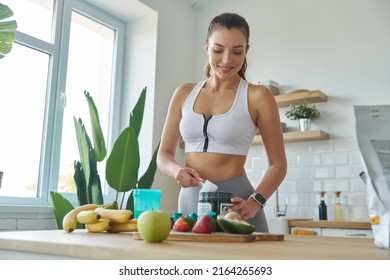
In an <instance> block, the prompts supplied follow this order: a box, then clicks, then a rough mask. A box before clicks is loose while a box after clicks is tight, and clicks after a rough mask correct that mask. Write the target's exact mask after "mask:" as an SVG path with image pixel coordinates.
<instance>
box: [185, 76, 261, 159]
mask: <svg viewBox="0 0 390 280" xmlns="http://www.w3.org/2000/svg"><path fill="white" fill-rule="evenodd" d="M205 83H206V80H204V81H201V82H199V83H198V84H197V85H196V86H195V87H194V89H193V90H192V91H191V93H190V94H189V96H188V97H187V99H186V101H185V102H184V104H183V107H182V119H181V121H180V133H181V136H182V138H183V141H184V143H185V152H186V153H189V152H209V153H222V154H232V155H243V156H246V155H247V153H248V150H249V147H250V145H251V143H252V141H253V137H254V136H255V134H256V129H257V127H256V125H255V124H254V123H253V121H252V119H251V116H250V114H249V110H248V84H249V83H248V82H247V81H246V80H244V79H241V81H240V83H239V85H238V89H237V94H236V98H235V100H234V103H233V105H232V107H231V108H230V110H229V111H228V112H226V113H224V114H221V115H215V116H211V117H210V118H209V119H206V117H205V116H204V115H203V114H199V113H196V112H195V111H194V104H195V100H196V98H197V96H198V94H199V92H200V90H201V89H202V87H203V86H204V84H205Z"/></svg>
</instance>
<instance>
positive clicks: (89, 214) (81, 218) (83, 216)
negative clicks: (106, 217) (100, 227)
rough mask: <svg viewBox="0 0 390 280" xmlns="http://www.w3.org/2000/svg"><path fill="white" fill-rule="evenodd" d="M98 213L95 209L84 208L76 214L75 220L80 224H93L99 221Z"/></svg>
mask: <svg viewBox="0 0 390 280" xmlns="http://www.w3.org/2000/svg"><path fill="white" fill-rule="evenodd" d="M100 218H101V217H100V215H99V213H98V212H96V211H95V210H84V211H81V212H79V213H78V214H77V221H78V222H79V223H82V224H93V223H96V222H97V221H99V219H100Z"/></svg>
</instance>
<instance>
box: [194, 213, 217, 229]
mask: <svg viewBox="0 0 390 280" xmlns="http://www.w3.org/2000/svg"><path fill="white" fill-rule="evenodd" d="M214 229H215V224H214V220H213V217H211V216H210V215H203V216H202V217H200V218H199V219H198V221H197V222H196V224H195V225H194V227H193V228H192V232H194V233H212V232H214Z"/></svg>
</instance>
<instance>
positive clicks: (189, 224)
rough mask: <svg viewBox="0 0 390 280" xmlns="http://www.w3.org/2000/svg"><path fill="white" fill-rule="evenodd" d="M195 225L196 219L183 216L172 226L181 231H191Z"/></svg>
mask: <svg viewBox="0 0 390 280" xmlns="http://www.w3.org/2000/svg"><path fill="white" fill-rule="evenodd" d="M194 225H195V220H193V219H191V218H190V217H188V216H181V217H179V218H178V219H177V220H176V222H175V223H174V225H173V227H172V228H173V229H174V230H176V231H179V232H187V231H191V230H192V228H193V226H194Z"/></svg>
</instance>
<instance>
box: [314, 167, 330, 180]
mask: <svg viewBox="0 0 390 280" xmlns="http://www.w3.org/2000/svg"><path fill="white" fill-rule="evenodd" d="M309 173H310V178H312V179H320V178H323V179H326V178H334V176H335V170H334V168H333V167H332V166H328V167H312V168H310V169H309Z"/></svg>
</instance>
